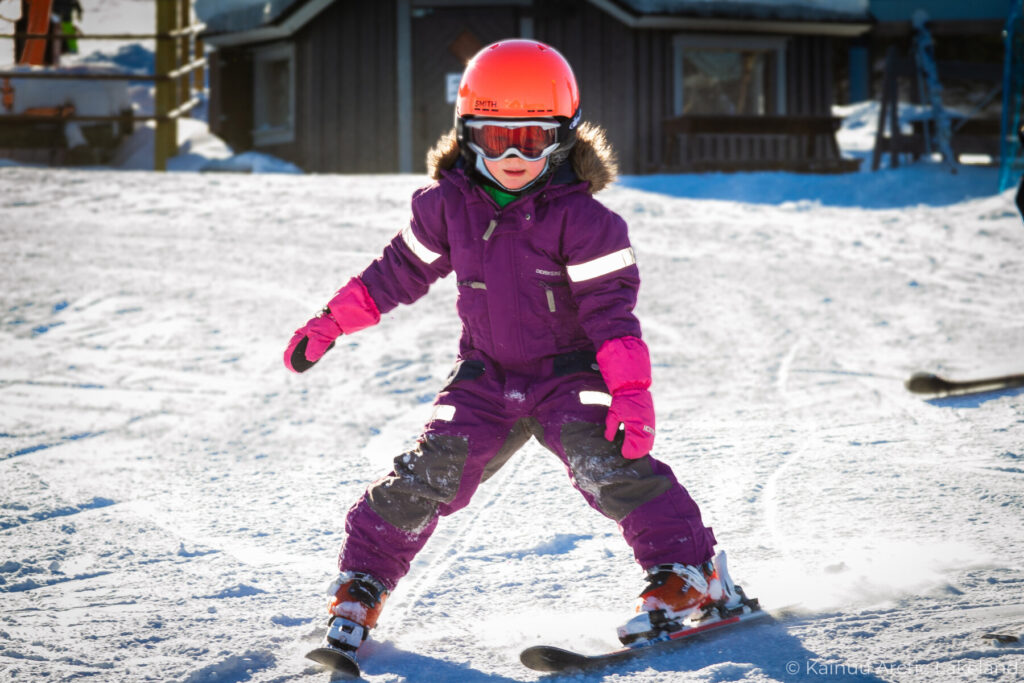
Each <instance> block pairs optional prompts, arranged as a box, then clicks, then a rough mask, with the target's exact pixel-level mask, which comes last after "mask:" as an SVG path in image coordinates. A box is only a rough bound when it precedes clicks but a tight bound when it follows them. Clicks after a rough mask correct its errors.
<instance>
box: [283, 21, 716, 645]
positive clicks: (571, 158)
mask: <svg viewBox="0 0 1024 683" xmlns="http://www.w3.org/2000/svg"><path fill="white" fill-rule="evenodd" d="M580 120H581V119H580V107H579V92H578V89H577V85H576V80H575V77H574V75H573V72H572V69H571V68H570V66H569V64H568V62H566V60H565V58H564V57H562V55H561V54H559V53H558V52H557V51H556V50H554V49H552V48H551V47H548V46H546V45H544V44H541V43H539V42H535V41H532V40H506V41H502V42H499V43H495V44H493V45H489V46H487V47H485V48H484V49H483V50H481V51H480V52H479V53H478V54H477V55H476V56H475V57H474V58H473V59H472V60H471V61H470V62H469V64H468V65H467V68H466V70H465V73H464V75H463V78H462V82H461V84H460V86H459V91H458V101H457V103H456V108H455V129H454V130H453V131H452V132H451V133H449V134H447V135H446V136H444V137H442V139H441V140H440V142H439V143H438V145H437V147H435V149H433V150H432V151H431V152H430V154H429V155H428V165H429V166H430V169H429V170H430V173H431V176H432V177H433V179H434V182H433V183H432V184H431V185H428V186H427V187H425V188H423V189H420V190H418V191H417V192H416V193H414V195H413V197H412V219H411V222H410V224H409V226H408V227H406V228H405V229H404V230H403V231H402V232H401V233H400V234H399V235H397V236H396V237H395V238H394V239H393V240H392V241H391V243H390V244H388V245H387V246H386V247H385V248H384V252H383V255H382V256H381V257H380V258H378V259H377V260H376V261H374V262H373V263H371V264H370V265H369V266H368V267H367V268H366V269H365V270H364V271H363V272H362V273H361V274H360V275H359V276H358V277H355V278H352V279H351V280H350V281H349V282H348V284H346V285H345V286H344V287H342V288H341V290H339V291H338V293H337V294H336V295H335V296H334V298H333V299H331V300H330V302H328V304H327V306H326V307H325V308H324V309H323V311H322V312H321V313H320V314H319V315H317V316H316V317H315V318H313V319H312V320H310V321H309V322H307V323H306V325H305V326H303V327H302V328H300V329H299V330H298V331H297V332H296V333H295V335H294V337H293V338H292V340H291V343H290V344H289V345H288V348H287V350H286V351H285V354H284V362H285V365H286V366H288V368H289V369H291V370H293V371H296V372H304V371H305V370H307V369H309V368H310V367H312V365H313V364H314V363H316V362H317V361H318V360H320V358H321V357H322V356H323V355H324V353H325V352H326V351H327V350H328V349H330V348H331V346H332V345H333V344H334V340H335V339H336V338H337V337H338V336H339V335H342V334H353V333H355V332H357V331H359V330H361V329H363V328H366V327H369V326H371V325H375V324H376V323H377V322H379V321H380V316H381V314H382V313H387V312H388V311H390V310H392V309H393V308H395V307H396V306H397V305H398V304H400V303H404V304H411V303H412V302H414V301H416V300H417V299H419V298H420V297H421V296H423V295H424V294H426V292H427V289H428V288H429V287H430V285H431V284H432V283H433V282H434V281H435V280H437V279H438V278H442V277H445V276H446V275H448V274H449V273H451V272H453V271H454V273H455V276H456V281H457V285H458V302H457V309H458V314H459V317H460V318H461V320H462V325H463V327H462V337H461V341H460V343H459V354H458V360H457V363H456V365H455V369H454V370H453V371H452V374H451V376H450V378H449V380H448V384H447V386H445V387H444V389H442V390H441V392H440V394H438V396H437V399H436V401H435V404H434V405H435V409H434V413H433V416H432V417H431V419H430V421H429V422H427V424H426V426H425V428H424V430H423V434H422V436H421V437H420V438H419V441H418V445H417V446H416V448H415V449H414V450H413V451H412V452H410V453H405V454H402V455H400V456H399V457H398V458H396V459H395V461H394V470H393V471H392V472H391V473H390V474H388V475H387V476H385V477H384V478H382V479H380V480H378V481H376V482H374V483H373V484H371V485H370V486H369V488H368V489H367V491H366V493H365V494H364V495H363V496H362V497H361V498H360V500H359V501H358V502H357V503H356V504H355V505H354V506H353V507H352V509H351V510H350V511H349V513H348V517H347V519H346V522H345V531H346V538H345V541H344V543H343V545H342V548H341V554H340V557H339V560H338V564H339V569H340V571H341V575H340V577H339V578H338V579H337V581H336V582H335V584H334V585H333V586H332V588H331V602H330V607H329V611H330V626H329V630H328V633H327V637H326V642H325V647H330V648H334V649H336V650H341V651H344V652H346V653H349V654H350V655H352V656H354V654H355V651H356V649H357V648H358V647H359V646H360V644H361V643H362V641H363V640H364V639H365V638H366V636H367V633H368V631H369V629H371V628H373V627H374V625H375V624H376V623H377V619H378V617H379V616H380V613H381V610H382V608H383V606H384V602H385V599H386V598H387V596H388V594H389V592H390V591H392V590H393V589H394V587H395V585H396V584H397V583H398V581H399V579H401V578H402V577H403V576H404V575H405V573H406V572H407V571H408V570H409V564H410V562H411V561H412V559H413V557H414V556H415V555H416V553H417V552H419V550H420V549H421V548H422V547H423V546H424V544H425V543H426V542H427V539H428V538H430V535H431V533H432V532H433V531H434V528H435V526H436V525H437V520H438V517H439V516H443V515H450V514H452V513H453V512H456V511H458V510H460V509H461V508H463V507H465V506H466V505H467V504H468V503H469V500H470V498H471V497H472V495H473V493H474V491H475V490H476V488H477V486H478V485H479V484H480V483H481V482H483V481H485V480H486V479H487V478H488V477H490V476H491V475H493V474H494V473H495V472H496V471H497V470H498V469H499V468H500V467H501V466H502V465H503V464H504V463H505V462H506V461H507V460H508V459H509V458H510V457H511V456H512V455H513V454H514V453H515V452H516V451H517V450H518V449H519V448H520V447H521V446H522V445H523V444H525V443H526V442H527V441H528V440H529V439H530V437H536V438H537V440H538V441H539V442H540V443H541V444H543V445H544V446H545V447H546V448H547V449H548V450H550V451H552V452H553V453H554V454H555V455H557V456H558V457H559V458H560V459H561V461H562V462H563V463H564V464H565V466H566V468H567V470H568V473H569V477H570V480H571V482H572V484H573V486H574V487H575V488H576V489H577V490H578V491H579V492H580V493H581V494H582V495H583V497H584V498H585V499H586V501H587V502H588V503H589V504H590V505H591V506H592V507H594V508H595V509H597V510H598V511H599V512H601V513H603V514H604V515H606V516H607V517H610V518H611V519H613V520H615V521H616V522H617V523H618V525H619V528H620V529H621V531H622V534H623V536H624V537H625V540H626V542H627V543H628V544H629V545H630V547H631V548H632V549H633V553H634V555H635V557H636V561H637V562H638V563H639V564H640V566H641V567H642V568H643V569H645V570H646V571H647V573H648V579H649V585H648V587H647V588H646V589H645V590H644V591H643V593H642V594H641V596H640V601H639V604H638V608H637V611H638V612H639V613H640V614H639V615H638V616H639V617H640V621H641V622H642V623H641V624H640V626H637V617H634V619H633V620H631V621H630V624H629V625H628V627H627V628H625V629H620V636H621V637H623V640H624V641H628V640H631V639H634V638H638V637H645V636H648V635H652V634H656V633H657V632H658V625H659V624H663V623H665V617H666V615H667V616H668V617H679V616H685V615H686V614H689V613H693V612H697V611H699V610H700V609H701V608H702V607H704V606H706V605H707V604H709V603H710V602H712V601H714V600H716V599H721V598H722V587H721V584H722V581H720V580H719V577H718V575H717V573H716V567H715V564H714V563H713V562H712V561H711V559H712V556H713V547H714V545H715V537H714V535H713V533H712V531H711V529H710V528H708V527H705V526H704V524H703V522H702V521H701V515H700V511H699V509H698V507H697V505H696V503H695V502H694V501H693V499H692V498H691V497H690V496H689V494H688V493H687V492H686V490H685V489H684V488H683V487H682V486H681V485H680V484H679V483H678V482H677V481H676V478H675V476H674V475H673V473H672V470H671V469H670V468H669V467H668V465H666V464H664V463H662V462H660V461H658V460H655V459H654V458H653V457H651V456H649V455H648V453H649V452H650V450H651V446H652V445H653V442H654V405H653V402H652V399H651V394H650V392H649V390H648V389H649V387H650V385H651V363H650V359H649V356H648V350H647V346H646V345H645V344H644V342H643V341H642V340H641V332H640V323H639V322H638V321H637V319H636V317H635V316H634V315H633V312H632V311H633V307H634V305H635V303H636V298H637V289H638V287H639V285H640V278H639V273H638V271H637V267H636V265H635V258H634V254H633V249H632V247H630V243H629V236H628V234H627V229H626V224H625V222H624V221H623V220H622V218H620V217H619V216H618V215H616V214H615V213H613V212H612V211H610V210H608V209H607V208H605V207H604V206H603V205H601V204H600V203H599V202H598V201H597V200H595V199H594V197H593V195H594V194H595V193H596V192H598V191H599V190H601V189H602V188H604V187H605V186H606V185H608V184H609V183H610V182H612V181H613V180H614V177H615V173H616V167H615V163H614V159H613V155H612V152H611V150H610V148H609V147H608V145H607V143H606V142H605V138H604V135H603V132H602V131H600V129H598V128H595V127H593V126H589V125H587V124H583V125H581V124H580ZM620 427H621V429H620ZM726 581H727V580H726ZM728 586H729V584H728V583H726V590H728Z"/></svg>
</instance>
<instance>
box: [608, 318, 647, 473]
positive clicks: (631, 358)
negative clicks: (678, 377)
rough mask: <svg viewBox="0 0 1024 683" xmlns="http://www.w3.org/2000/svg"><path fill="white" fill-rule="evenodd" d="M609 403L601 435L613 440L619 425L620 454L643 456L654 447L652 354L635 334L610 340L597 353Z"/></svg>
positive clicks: (635, 457)
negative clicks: (621, 437) (621, 436)
mask: <svg viewBox="0 0 1024 683" xmlns="http://www.w3.org/2000/svg"><path fill="white" fill-rule="evenodd" d="M597 365H598V367H600V368H601V376H602V377H604V381H605V384H607V385H608V391H610V392H611V395H612V404H611V406H610V407H609V408H608V417H607V418H606V420H605V429H604V438H606V439H608V440H609V441H613V440H614V439H615V436H616V434H617V433H618V431H619V424H622V425H623V426H624V427H625V431H626V435H625V436H626V438H625V440H624V441H623V443H622V457H624V458H628V459H630V460H635V459H637V458H642V457H643V456H645V455H647V454H648V453H650V452H651V448H652V447H653V446H654V399H652V398H651V392H650V391H648V388H649V387H650V386H651V356H650V353H649V352H648V350H647V345H646V344H644V343H643V341H641V340H640V339H638V338H636V337H622V338H619V339H609V340H608V341H606V342H605V343H604V344H602V345H601V349H600V350H599V351H598V352H597Z"/></svg>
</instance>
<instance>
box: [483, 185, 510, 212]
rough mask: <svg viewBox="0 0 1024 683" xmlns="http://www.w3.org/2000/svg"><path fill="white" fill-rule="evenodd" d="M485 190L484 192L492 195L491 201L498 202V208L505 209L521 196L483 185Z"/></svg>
mask: <svg viewBox="0 0 1024 683" xmlns="http://www.w3.org/2000/svg"><path fill="white" fill-rule="evenodd" d="M483 188H484V192H486V193H487V194H489V195H491V199H493V200H494V201H495V202H497V204H498V206H500V207H501V208H503V209H504V208H505V207H506V206H508V205H509V204H511V203H512V202H514V201H515V200H516V199H518V198H519V195H517V194H512V193H511V192H505V191H504V190H499V189H498V188H496V187H492V186H491V185H490V184H485V185H483Z"/></svg>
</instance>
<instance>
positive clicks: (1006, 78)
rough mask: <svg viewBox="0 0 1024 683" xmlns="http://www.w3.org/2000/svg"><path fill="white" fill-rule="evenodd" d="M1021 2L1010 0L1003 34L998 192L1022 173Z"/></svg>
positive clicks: (1023, 74)
mask: <svg viewBox="0 0 1024 683" xmlns="http://www.w3.org/2000/svg"><path fill="white" fill-rule="evenodd" d="M1021 4H1022V3H1021V0H1010V10H1009V14H1008V16H1007V19H1006V29H1005V30H1004V31H1003V44H1004V47H1005V54H1006V57H1005V59H1004V60H1003V117H1002V124H1001V126H1000V136H1001V137H1000V149H999V191H1000V192H1002V191H1003V190H1006V189H1007V188H1009V187H1012V186H1013V185H1014V184H1015V183H1016V182H1017V178H1018V175H1019V173H1020V171H1021V170H1022V169H1024V163H1022V159H1020V152H1021V142H1020V140H1018V132H1019V131H1020V126H1021V123H1022V122H1021V115H1020V114H1021V111H1020V110H1021V105H1022V104H1024V30H1022V29H1024V27H1022V23H1024V16H1022V9H1021Z"/></svg>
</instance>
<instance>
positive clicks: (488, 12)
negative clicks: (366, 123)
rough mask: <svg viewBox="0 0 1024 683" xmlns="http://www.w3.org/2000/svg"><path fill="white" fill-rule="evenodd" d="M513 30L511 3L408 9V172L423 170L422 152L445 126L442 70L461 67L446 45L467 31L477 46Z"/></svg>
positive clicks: (450, 115)
mask: <svg viewBox="0 0 1024 683" xmlns="http://www.w3.org/2000/svg"><path fill="white" fill-rule="evenodd" d="M518 32H519V11H518V9H517V8H514V7H459V8H432V9H416V10H414V14H413V20H412V37H413V39H412V88H413V122H412V125H413V134H412V160H413V170H414V171H415V172H417V173H423V172H425V171H426V167H427V165H426V154H427V150H428V149H430V148H431V147H433V146H434V145H435V144H436V143H437V140H438V138H439V137H440V136H441V135H442V134H443V133H446V132H448V131H449V130H451V127H452V125H453V123H454V113H455V105H454V104H451V103H449V102H447V101H446V99H445V80H444V79H445V74H447V73H456V72H461V71H462V70H463V69H464V68H465V66H466V65H465V63H463V62H462V61H461V60H460V59H459V57H457V56H456V55H455V54H454V53H453V50H452V49H451V46H452V44H453V43H454V42H455V41H456V40H457V39H458V38H459V36H461V35H463V34H466V35H467V38H468V36H469V35H472V36H473V38H475V40H476V41H477V42H479V45H480V47H483V46H484V45H489V44H490V43H493V42H495V41H498V40H501V39H502V38H509V37H514V36H515V35H517V34H518Z"/></svg>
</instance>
